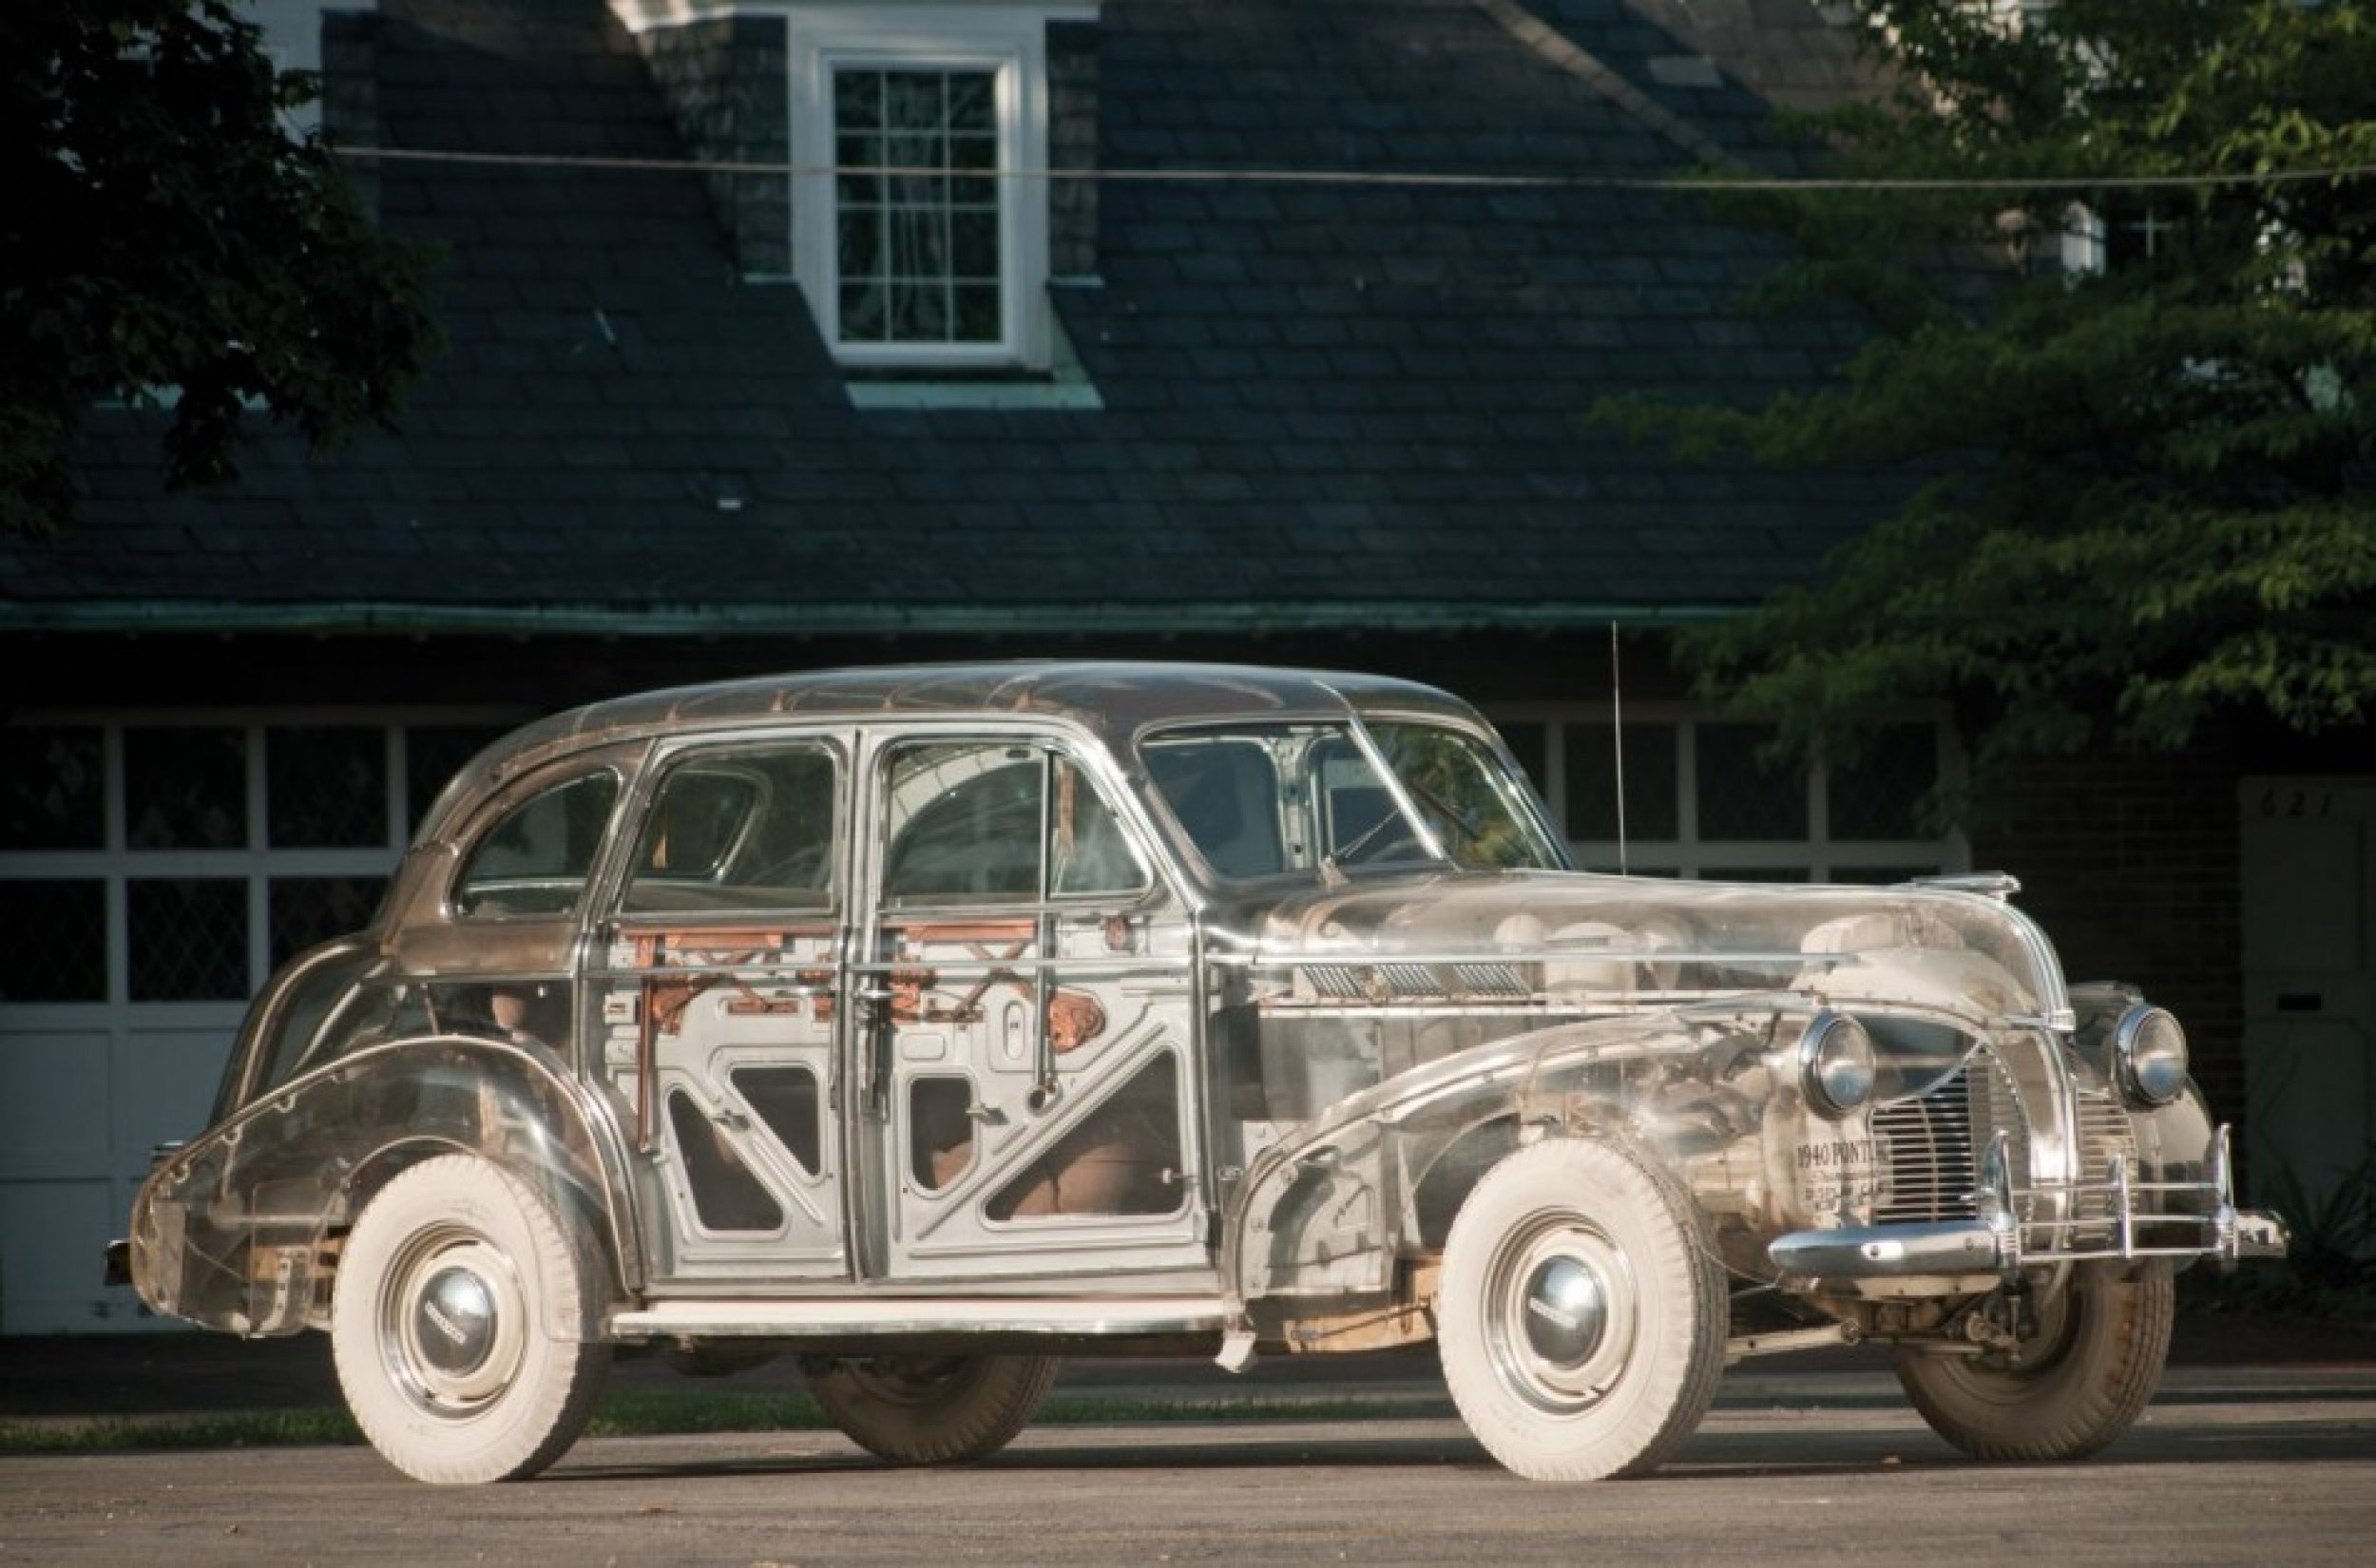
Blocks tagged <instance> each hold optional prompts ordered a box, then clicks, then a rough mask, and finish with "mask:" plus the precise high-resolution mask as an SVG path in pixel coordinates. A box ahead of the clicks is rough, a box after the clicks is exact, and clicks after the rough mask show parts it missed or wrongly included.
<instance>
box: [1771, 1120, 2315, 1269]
mask: <svg viewBox="0 0 2376 1568" xmlns="http://www.w3.org/2000/svg"><path fill="white" fill-rule="evenodd" d="M2208 1164H2209V1166H2210V1171H2209V1175H2208V1179H2205V1180H2201V1181H2139V1180H2137V1179H2136V1178H2135V1176H2133V1175H2132V1173H2131V1172H2130V1170H2129V1168H2128V1164H2127V1161H2125V1160H2124V1159H2122V1158H2120V1157H2118V1156H2115V1157H2113V1158H2112V1159H2111V1160H2110V1162H2109V1163H2108V1165H2107V1167H2106V1169H2105V1171H2104V1173H2103V1175H2102V1176H2101V1177H2100V1178H2099V1179H2097V1180H2093V1181H2072V1182H2053V1183H2041V1184H2039V1185H2036V1186H2031V1187H2023V1188H2017V1187H2015V1186H2014V1185H2013V1183H2012V1179H2011V1177H2010V1176H2009V1174H2008V1173H2009V1171H2010V1170H2011V1162H2010V1161H2009V1160H2007V1159H2006V1158H2005V1156H2004V1146H2003V1136H2002V1134H2000V1135H1999V1138H1998V1141H1997V1143H1996V1145H1995V1146H1993V1147H1992V1148H1991V1149H1990V1151H1989V1154H1988V1157H1987V1158H1985V1159H1984V1160H1983V1161H1982V1164H1981V1170H1980V1183H1979V1190H1978V1191H1977V1192H1975V1193H1974V1194H1973V1195H1972V1196H1973V1199H1974V1206H1975V1207H1976V1208H1977V1210H1978V1217H1976V1218H1973V1219H1968V1220H1943V1221H1938V1222H1935V1223H1929V1224H1919V1225H1850V1226H1844V1227H1840V1228H1838V1229H1832V1230H1819V1231H1792V1232H1791V1233H1788V1234H1786V1235H1781V1236H1777V1237H1775V1238H1774V1239H1773V1241H1772V1242H1771V1243H1769V1244H1768V1246H1767V1248H1766V1255H1767V1257H1768V1258H1769V1259H1771V1260H1772V1264H1773V1266H1774V1268H1775V1270H1776V1271H1777V1272H1779V1274H1780V1276H1781V1278H1782V1280H1783V1281H1785V1282H1789V1281H1809V1280H1862V1279H1916V1278H1924V1277H1962V1276H1969V1275H1976V1274H1997V1275H2001V1276H2004V1277H2008V1278H2009V1277H2011V1276H2012V1275H2013V1274H2015V1273H2017V1272H2020V1270H2021V1269H2022V1267H2023V1266H2024V1265H2026V1264H2044V1263H2088V1262H2100V1261H2134V1260H2136V1259H2139V1258H2182V1259H2185V1260H2186V1261H2188V1262H2194V1261H2196V1260H2199V1259H2202V1258H2212V1259H2215V1260H2216V1261H2217V1262H2218V1264H2219V1266H2220V1268H2221V1269H2222V1270H2223V1271H2224V1270H2228V1269H2232V1268H2234V1267H2235V1265H2236V1263H2237V1262H2238V1261H2239V1260H2241V1259H2244V1258H2260V1257H2283V1256H2285V1254H2286V1248H2287V1245H2288V1242H2289V1241H2290V1235H2289V1233H2288V1232H2287V1230H2286V1224H2285V1221H2284V1220H2283V1219H2281V1218H2279V1217H2278V1216H2277V1215H2275V1214H2262V1213H2259V1212H2257V1211H2254V1210H2247V1209H2238V1208H2237V1207H2236V1206H2235V1178H2234V1167H2233V1165H2232V1163H2231V1161H2230V1158H2229V1143H2228V1129H2227V1128H2225V1127H2221V1128H2220V1129H2219V1131H2218V1133H2217V1135H2216V1137H2214V1138H2213V1142H2212V1149H2211V1153H2210V1159H2209V1161H2208ZM2073 1216H2080V1217H2073Z"/></svg>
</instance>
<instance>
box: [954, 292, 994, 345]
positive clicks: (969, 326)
mask: <svg viewBox="0 0 2376 1568" xmlns="http://www.w3.org/2000/svg"><path fill="white" fill-rule="evenodd" d="M949 304H950V306H951V307H952V308H953V310H954V312H955V315H954V316H952V317H951V319H950V323H949V335H950V336H951V337H953V338H954V339H955V340H956V341H958V342H960V343H995V342H997V341H998V337H999V325H998V289H997V287H996V285H991V286H989V287H980V286H967V287H960V288H955V289H951V290H950V291H949Z"/></svg>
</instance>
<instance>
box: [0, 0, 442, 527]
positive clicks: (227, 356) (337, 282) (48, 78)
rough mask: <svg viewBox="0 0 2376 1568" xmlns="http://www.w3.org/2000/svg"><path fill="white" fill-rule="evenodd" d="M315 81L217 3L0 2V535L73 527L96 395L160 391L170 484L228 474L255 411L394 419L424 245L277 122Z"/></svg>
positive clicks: (415, 366) (325, 427)
mask: <svg viewBox="0 0 2376 1568" xmlns="http://www.w3.org/2000/svg"><path fill="white" fill-rule="evenodd" d="M314 89H315V83H314V80H313V79H312V77H310V76H309V75H305V74H302V73H279V72H276V71H275V70H274V69H273V67H272V65H271V62H270V61H269V60H267V59H266V58H265V56H264V54H263V52H262V50H261V48H259V32H258V29H256V28H255V27H254V26H252V25H250V24H249V23H246V22H244V21H242V20H240V18H239V17H238V16H236V15H235V14H234V13H233V11H232V9H231V6H230V4H229V3H228V0H73V3H72V4H64V5H61V4H50V3H43V4H17V5H9V6H5V7H0V188H4V189H6V190H7V191H8V192H9V197H8V201H7V203H6V209H5V211H6V216H5V217H0V530H16V531H31V532H44V531H48V530H50V529H54V528H57V527H61V526H66V524H67V522H68V521H69V520H70V518H71V516H72V513H73V509H74V496H73V487H72V479H71V466H70V465H71V455H70V454H71V448H72V444H73V440H74V437H75V435H76V432H77V431H78V430H80V429H81V427H82V425H83V423H84V421H85V419H86V416H87V414H88V411H90V409H91V408H92V407H93V406H94V405H96V404H99V403H103V402H116V403H123V404H127V405H131V406H135V407H146V408H152V409H153V408H158V407H162V406H164V405H167V404H170V406H171V416H170V419H169V420H168V421H167V422H166V423H165V427H164V432H163V438H162V439H163V470H164V475H165V479H166V482H167V483H168V484H169V485H171V486H173V487H176V488H182V487H188V486H202V485H211V484H216V483H220V482H222V481H225V480H227V479H230V478H232V477H234V475H235V473H236V468H235V464H234V456H235V453H236V450H237V449H238V447H239V446H240V443H241V442H242V440H243V439H246V438H247V437H248V436H249V435H251V434H252V433H254V431H253V427H252V426H250V427H249V428H248V429H245V430H243V429H242V420H241V411H242V407H243V405H250V404H260V405H261V406H262V407H263V408H264V409H266V410H268V411H270V414H271V416H272V418H273V419H274V420H275V421H277V422H280V423H285V424H287V425H290V426H293V427H294V428H296V429H297V430H298V431H300V432H301V433H302V434H303V436H304V437H305V439H306V441H307V443H308V444H309V446H310V447H311V448H313V449H317V450H318V449H323V448H326V447H328V446H331V445H334V444H335V443H336V442H338V441H339V440H341V439H343V438H345V437H346V436H348V435H350V434H352V433H354V431H356V430H359V429H361V428H362V427H363V426H365V425H367V424H373V425H378V426H380V427H383V428H393V424H394V420H395V417H396V414H397V410H398V399H399V396H400V394H401V392H402V391H403V389H404V388H405V387H406V385H407V384H408V383H410V382H411V381H412V379H414V378H415V377H416V376H417V375H418V374H419V373H420V371H421V369H422V366H423V364H424V362H425V361H426V358H427V356H428V355H429V354H430V353H431V352H432V350H433V348H434V345H435V331H434V328H433V327H432V326H431V323H430V320H429V317H428V316H427V314H426V309H425V305H424V290H425V279H426V277H427V273H428V267H429V258H428V255H427V253H426V252H425V251H424V250H423V249H421V248H420V247H418V246H414V245H411V244H407V243H403V242H400V241H397V240H395V239H391V238H389V237H386V236H383V235H381V234H380V233H379V232H378V231H377V230H376V229H374V226H373V224H372V222H371V220H370V218H369V217H368V216H367V215H366V214H365V212H364V210H363V208H362V206H361V204H360V203H359V201H358V200H357V199H356V197H355V195H354V191H353V189H352V187H351V186H350V185H349V184H348V183H347V182H346V181H345V179H344V178H343V177H342V175H341V174H340V172H339V169H338V167H337V164H336V161H335V157H334V156H333V154H332V152H331V150H330V149H329V147H328V146H327V145H325V144H324V143H323V142H322V141H321V140H320V139H319V138H318V137H317V136H312V135H308V136H303V137H298V136H295V135H292V134H291V132H290V131H289V129H288V128H287V126H286V125H285V124H284V123H283V120H282V116H283V114H284V112H285V111H287V110H289V109H292V108H295V107H297V106H298V105H301V104H303V103H305V102H307V101H308V100H309V99H310V98H311V97H312V96H313V93H314Z"/></svg>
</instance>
